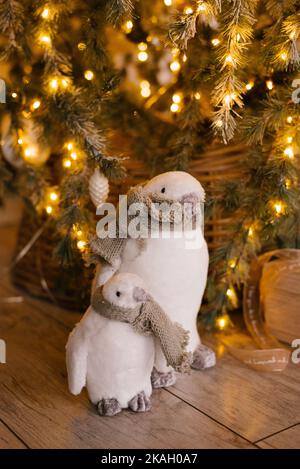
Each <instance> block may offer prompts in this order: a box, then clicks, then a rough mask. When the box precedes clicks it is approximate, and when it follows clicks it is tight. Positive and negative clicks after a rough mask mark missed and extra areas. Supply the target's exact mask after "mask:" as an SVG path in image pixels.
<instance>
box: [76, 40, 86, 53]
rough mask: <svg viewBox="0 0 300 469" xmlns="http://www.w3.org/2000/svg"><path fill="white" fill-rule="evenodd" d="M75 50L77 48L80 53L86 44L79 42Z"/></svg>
mask: <svg viewBox="0 0 300 469" xmlns="http://www.w3.org/2000/svg"><path fill="white" fill-rule="evenodd" d="M77 48H78V50H80V52H82V51H84V50H85V49H86V44H85V43H84V42H79V43H78V44H77Z"/></svg>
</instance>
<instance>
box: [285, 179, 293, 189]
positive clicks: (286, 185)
mask: <svg viewBox="0 0 300 469" xmlns="http://www.w3.org/2000/svg"><path fill="white" fill-rule="evenodd" d="M284 185H285V187H286V189H290V188H291V186H292V181H291V180H290V179H286V180H285V183H284Z"/></svg>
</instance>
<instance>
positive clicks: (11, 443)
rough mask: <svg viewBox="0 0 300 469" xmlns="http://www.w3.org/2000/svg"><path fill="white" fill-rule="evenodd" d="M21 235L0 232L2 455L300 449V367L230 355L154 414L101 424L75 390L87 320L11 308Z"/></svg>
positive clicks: (51, 310) (156, 404) (157, 401)
mask: <svg viewBox="0 0 300 469" xmlns="http://www.w3.org/2000/svg"><path fill="white" fill-rule="evenodd" d="M14 232H15V229H14V228H13V227H11V226H10V227H8V226H6V227H0V246H1V247H0V252H1V254H0V263H1V264H0V265H1V276H0V338H1V339H4V340H5V341H6V344H7V363H6V364H0V447H1V448H285V447H289V448H297V447H298V448H299V447H300V365H299V366H296V365H289V366H288V368H287V370H286V371H284V372H283V373H279V374H275V373H274V374H267V373H260V372H256V371H253V370H251V369H249V368H247V367H245V366H244V365H242V364H240V363H239V362H238V361H236V360H235V359H234V358H232V357H231V356H230V355H228V354H227V353H226V351H224V350H222V347H220V348H218V350H217V351H218V353H219V359H218V363H217V366H216V367H215V368H214V369H211V370H207V371H205V372H199V371H193V372H192V374H191V375H190V376H187V377H180V378H179V379H178V382H177V384H176V385H175V386H173V387H171V388H168V389H161V390H155V391H154V393H153V398H152V410H151V411H150V412H148V413H146V414H134V413H131V412H123V413H122V414H119V415H117V416H116V417H113V418H103V417H99V416H98V415H97V413H96V411H95V409H94V408H93V406H92V405H90V403H89V401H88V399H87V395H86V393H85V392H83V393H82V394H81V395H80V396H78V397H74V396H72V395H71V394H69V392H68V389H67V377H66V369H65V356H64V354H65V350H64V347H65V343H66V340H67V336H68V334H69V332H70V330H71V329H72V327H73V326H74V324H75V323H76V322H77V321H78V320H79V319H80V315H79V314H77V313H73V312H70V311H65V310H62V309H59V308H57V307H55V306H53V305H51V304H47V303H44V302H41V301H38V300H35V299H32V298H29V297H24V301H23V302H22V303H11V304H10V303H7V301H5V299H7V298H8V297H11V296H15V295H20V292H17V291H16V290H15V288H14V287H13V286H11V284H10V282H9V277H8V276H7V275H6V274H5V273H3V269H2V267H3V266H5V265H6V266H7V265H8V264H9V262H10V259H11V254H12V250H13V246H14V242H15V241H14V239H15V236H14ZM20 248H21V247H20ZM206 340H211V338H210V337H206ZM204 342H205V340H204Z"/></svg>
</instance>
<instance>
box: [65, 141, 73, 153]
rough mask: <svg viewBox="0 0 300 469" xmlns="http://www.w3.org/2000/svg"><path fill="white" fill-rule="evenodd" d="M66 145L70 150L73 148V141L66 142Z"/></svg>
mask: <svg viewBox="0 0 300 469" xmlns="http://www.w3.org/2000/svg"><path fill="white" fill-rule="evenodd" d="M65 147H66V148H67V149H68V150H69V151H71V150H73V142H68V143H66V144H65Z"/></svg>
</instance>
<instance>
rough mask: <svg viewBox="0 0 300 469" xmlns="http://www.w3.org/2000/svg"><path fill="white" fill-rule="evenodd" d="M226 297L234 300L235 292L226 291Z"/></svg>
mask: <svg viewBox="0 0 300 469" xmlns="http://www.w3.org/2000/svg"><path fill="white" fill-rule="evenodd" d="M226 295H227V296H228V298H233V296H234V291H233V289H232V288H228V289H227V291H226Z"/></svg>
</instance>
